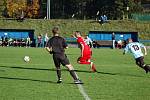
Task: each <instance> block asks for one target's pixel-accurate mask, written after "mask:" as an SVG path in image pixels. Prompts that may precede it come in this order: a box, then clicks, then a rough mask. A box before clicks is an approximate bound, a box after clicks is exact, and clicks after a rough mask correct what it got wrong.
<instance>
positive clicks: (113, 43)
mask: <svg viewBox="0 0 150 100" xmlns="http://www.w3.org/2000/svg"><path fill="white" fill-rule="evenodd" d="M112 45H113V49H115V33H114V32H113V33H112Z"/></svg>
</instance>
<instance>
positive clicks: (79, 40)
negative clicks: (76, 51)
mask: <svg viewBox="0 0 150 100" xmlns="http://www.w3.org/2000/svg"><path fill="white" fill-rule="evenodd" d="M77 43H78V44H80V45H81V53H82V57H91V48H90V47H89V46H88V45H87V44H86V42H85V41H84V39H83V38H82V37H78V38H77Z"/></svg>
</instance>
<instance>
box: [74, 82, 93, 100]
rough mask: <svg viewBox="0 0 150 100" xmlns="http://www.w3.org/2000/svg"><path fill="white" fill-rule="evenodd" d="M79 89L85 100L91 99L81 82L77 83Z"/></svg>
mask: <svg viewBox="0 0 150 100" xmlns="http://www.w3.org/2000/svg"><path fill="white" fill-rule="evenodd" d="M77 86H78V88H79V90H80V93H81V94H82V95H83V97H84V98H85V100H91V99H90V98H89V96H88V95H87V93H86V92H85V90H84V88H83V86H82V85H81V84H77Z"/></svg>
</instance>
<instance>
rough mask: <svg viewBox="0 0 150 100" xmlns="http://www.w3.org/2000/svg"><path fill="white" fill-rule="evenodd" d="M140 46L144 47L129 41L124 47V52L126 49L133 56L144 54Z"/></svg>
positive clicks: (137, 56)
mask: <svg viewBox="0 0 150 100" xmlns="http://www.w3.org/2000/svg"><path fill="white" fill-rule="evenodd" d="M141 48H144V45H143V44H141V43H138V42H132V43H129V44H128V45H127V46H126V47H125V49H124V50H125V53H127V52H128V51H129V52H131V53H132V54H133V56H134V58H135V59H136V58H139V57H141V56H144V55H143V53H142V50H141Z"/></svg>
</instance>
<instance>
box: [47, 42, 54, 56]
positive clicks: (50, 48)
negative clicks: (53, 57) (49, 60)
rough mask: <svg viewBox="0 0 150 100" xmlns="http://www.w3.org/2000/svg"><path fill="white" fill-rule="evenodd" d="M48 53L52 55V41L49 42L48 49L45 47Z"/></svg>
mask: <svg viewBox="0 0 150 100" xmlns="http://www.w3.org/2000/svg"><path fill="white" fill-rule="evenodd" d="M45 49H46V51H47V52H49V53H50V54H52V53H53V52H52V46H51V42H50V40H49V41H48V42H47V44H46V47H45Z"/></svg>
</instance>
